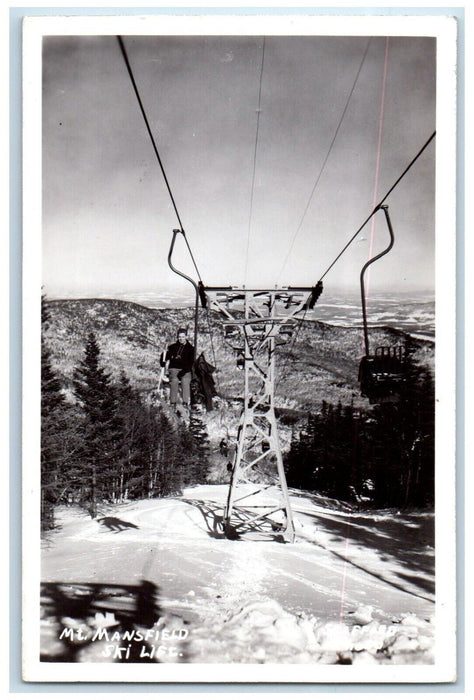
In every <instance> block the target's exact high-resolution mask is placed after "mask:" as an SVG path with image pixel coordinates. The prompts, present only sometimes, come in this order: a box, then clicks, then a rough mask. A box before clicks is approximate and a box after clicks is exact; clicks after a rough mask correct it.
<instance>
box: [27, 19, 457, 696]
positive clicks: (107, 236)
mask: <svg viewBox="0 0 474 700" xmlns="http://www.w3.org/2000/svg"><path fill="white" fill-rule="evenodd" d="M456 33H457V27H456V21H455V19H453V18H449V17H445V16H419V17H415V16H403V15H402V14H400V16H390V17H388V16H372V17H369V16H355V15H354V16H338V17H336V16H330V15H327V16H322V15H311V14H310V13H306V14H301V13H299V14H298V13H295V14H294V15H292V14H287V15H283V14H279V15H273V14H267V15H265V14H264V13H262V14H261V15H258V16H256V15H254V16H251V15H244V14H235V15H224V14H221V15H219V14H217V13H216V14H214V15H213V14H212V13H209V14H203V15H199V14H196V15H195V16H190V15H179V14H176V15H172V14H160V15H149V16H138V15H127V16H126V15H125V14H124V15H120V14H117V16H113V17H112V16H103V17H99V16H75V17H74V16H70V17H66V16H55V17H27V18H25V20H24V26H23V40H24V53H23V57H24V72H23V81H24V82H23V97H24V132H23V133H24V140H23V153H24V156H23V157H24V161H23V168H24V181H23V191H24V212H23V219H24V259H23V280H24V283H23V284H24V286H23V298H24V313H23V347H24V355H23V382H24V383H23V394H24V412H23V506H24V510H23V554H22V557H23V559H22V561H23V593H22V595H23V598H22V600H23V678H24V680H25V681H29V682H38V681H39V682H74V683H78V682H79V683H81V682H99V683H107V682H111V681H113V682H134V683H144V682H153V683H164V682H177V683H183V682H205V683H208V682H212V683H218V682H233V683H242V682H247V683H249V682H250V683H270V682H272V683H273V682H285V683H294V684H300V683H314V684H317V683H335V684H336V683H337V684H341V683H342V684H344V683H351V682H359V683H360V682H363V683H375V682H378V683H402V682H405V683H406V682H412V683H428V682H454V681H455V680H456V629H455V628H456V625H455V621H456V599H455V584H456V560H455V537H456V512H455V348H456V346H455V252H456V249H455V246H456V218H455V209H456V189H455V183H456V177H455V173H456V161H455V153H456V149H455V144H456Z"/></svg>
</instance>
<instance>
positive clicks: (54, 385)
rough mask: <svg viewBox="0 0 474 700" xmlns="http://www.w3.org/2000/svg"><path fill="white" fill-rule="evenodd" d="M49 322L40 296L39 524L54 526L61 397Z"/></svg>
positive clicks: (59, 475)
mask: <svg viewBox="0 0 474 700" xmlns="http://www.w3.org/2000/svg"><path fill="white" fill-rule="evenodd" d="M49 323H50V316H49V310H48V306H47V301H46V298H45V297H44V296H43V297H42V298H41V324H42V334H41V525H42V528H43V529H50V528H52V527H54V506H55V504H56V500H57V494H58V491H59V490H60V488H61V472H60V463H61V441H60V433H61V424H62V414H63V409H64V396H63V394H62V391H61V384H60V382H59V379H58V377H57V376H56V374H55V372H54V371H53V368H52V364H51V352H50V350H49V348H48V347H47V345H46V340H45V331H46V330H47V328H48V325H49Z"/></svg>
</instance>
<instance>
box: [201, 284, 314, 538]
mask: <svg viewBox="0 0 474 700" xmlns="http://www.w3.org/2000/svg"><path fill="white" fill-rule="evenodd" d="M321 291H322V283H318V284H317V285H316V286H315V287H287V288H279V289H277V288H275V289H246V288H245V287H242V288H234V287H204V286H201V287H200V297H201V301H202V303H203V305H209V307H210V308H211V309H213V310H214V311H217V312H218V313H219V314H220V315H221V316H222V317H223V321H222V323H223V326H224V333H225V336H226V338H227V339H239V340H240V346H239V347H238V348H235V349H237V350H238V352H239V355H238V360H237V364H238V366H239V367H240V368H241V369H243V372H244V404H243V408H242V413H241V415H240V420H239V427H238V434H237V447H236V452H235V457H234V463H233V466H232V474H231V481H230V487H229V493H228V497H227V505H226V508H225V511H224V533H225V535H226V537H228V538H233V539H236V538H240V537H241V536H245V535H247V536H251V537H253V538H255V539H260V538H267V537H271V538H273V539H276V538H278V539H280V540H283V541H285V542H293V540H294V526H293V517H292V513H291V506H290V501H289V497H288V488H287V484H286V478H285V472H284V468H283V459H282V455H281V448H280V443H279V440H278V430H277V423H276V417H275V396H274V392H275V375H276V372H275V349H276V347H277V345H281V344H284V343H285V342H288V340H289V338H291V336H292V334H293V333H294V331H295V326H296V321H297V320H298V317H300V316H301V314H303V313H304V312H305V311H306V310H308V309H312V308H313V307H314V304H315V303H316V301H317V299H318V297H319V295H320V294H321ZM234 347H235V346H234Z"/></svg>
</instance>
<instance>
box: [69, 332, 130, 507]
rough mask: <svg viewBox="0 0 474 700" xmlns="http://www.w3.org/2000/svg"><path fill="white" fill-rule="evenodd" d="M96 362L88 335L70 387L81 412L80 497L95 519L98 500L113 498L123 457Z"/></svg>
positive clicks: (105, 378) (112, 403)
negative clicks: (82, 473) (82, 472)
mask: <svg viewBox="0 0 474 700" xmlns="http://www.w3.org/2000/svg"><path fill="white" fill-rule="evenodd" d="M99 360H100V349H99V346H98V344H97V340H96V338H95V335H94V333H92V332H91V333H90V334H89V336H88V339H87V342H86V346H85V357H84V359H83V360H82V361H81V363H80V365H79V367H78V368H77V369H76V371H75V372H74V380H73V385H74V392H75V394H76V397H77V399H78V400H79V403H80V406H81V408H82V411H83V421H82V426H81V427H82V436H83V446H84V447H83V457H84V460H85V464H84V468H85V484H84V486H85V491H86V493H85V494H84V497H85V500H87V502H88V504H89V512H90V514H91V517H93V518H95V517H96V516H97V502H98V500H99V499H100V498H106V497H108V498H110V497H112V496H113V485H114V483H115V482H114V481H113V479H114V478H115V477H116V466H117V464H120V462H121V458H122V457H123V454H122V453H121V447H122V446H121V444H120V419H119V416H118V410H117V407H118V403H117V395H116V392H115V391H114V389H113V387H112V385H111V380H110V376H109V375H108V374H107V373H106V372H105V370H104V369H103V368H102V367H101V366H100V362H99ZM111 487H112V488H111Z"/></svg>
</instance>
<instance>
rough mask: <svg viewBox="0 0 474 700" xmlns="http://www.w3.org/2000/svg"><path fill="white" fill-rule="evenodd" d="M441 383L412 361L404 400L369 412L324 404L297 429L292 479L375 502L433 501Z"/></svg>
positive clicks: (344, 496)
mask: <svg viewBox="0 0 474 700" xmlns="http://www.w3.org/2000/svg"><path fill="white" fill-rule="evenodd" d="M434 421H435V397H434V383H433V380H432V377H431V375H430V373H429V372H428V371H427V370H425V369H422V368H419V367H417V366H415V365H414V364H413V363H412V362H410V361H409V365H408V371H407V378H406V381H405V384H404V385H403V388H402V391H401V394H400V399H399V401H397V402H393V403H380V404H377V405H374V406H373V407H372V408H371V409H370V410H361V409H360V408H355V407H354V406H353V405H352V406H344V407H343V406H342V405H341V404H340V403H339V404H338V405H336V406H334V405H331V404H328V403H326V402H325V401H323V402H322V405H321V409H320V411H319V412H318V413H317V414H311V415H308V417H307V420H306V422H305V424H304V426H302V427H301V428H300V429H299V430H297V431H296V430H294V432H293V436H292V441H291V447H290V450H289V453H288V456H287V459H286V473H287V480H288V485H289V486H292V487H295V488H299V489H307V490H310V491H317V492H319V493H322V494H324V495H326V496H329V497H331V498H336V499H341V500H344V501H348V502H352V503H356V504H358V505H359V506H361V505H362V506H363V505H364V504H365V505H368V506H370V507H376V508H380V507H396V508H405V507H432V506H433V504H434V428H435V425H434Z"/></svg>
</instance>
